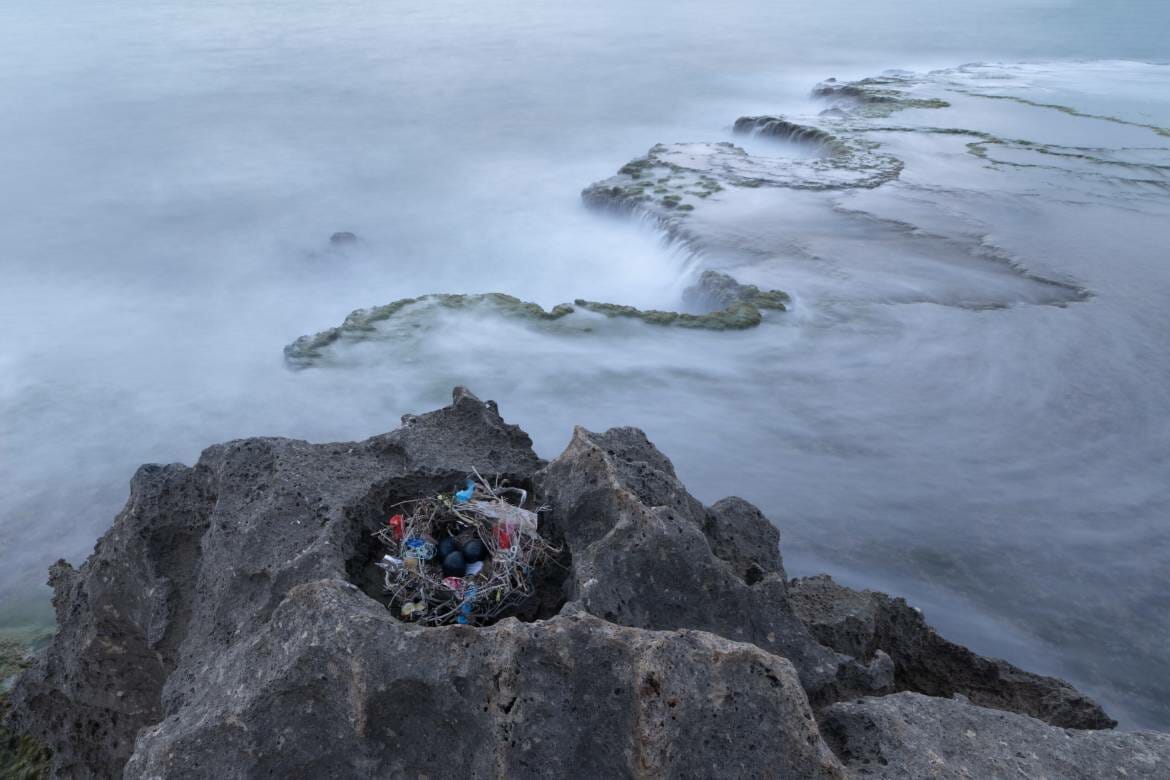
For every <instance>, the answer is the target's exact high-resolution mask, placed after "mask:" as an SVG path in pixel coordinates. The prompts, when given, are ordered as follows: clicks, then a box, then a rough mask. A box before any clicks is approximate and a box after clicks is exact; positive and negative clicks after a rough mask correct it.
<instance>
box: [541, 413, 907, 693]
mask: <svg viewBox="0 0 1170 780" xmlns="http://www.w3.org/2000/svg"><path fill="white" fill-rule="evenodd" d="M537 486H538V488H539V490H540V491H541V494H542V496H543V500H545V501H546V502H547V503H548V504H549V505H550V506H551V507H552V509H551V511H550V512H549V515H548V526H549V528H550V531H551V532H552V533H554V534H556V535H557V537H558V538H563V539H564V540H565V542H566V543H567V544H568V545H569V546H570V547H571V548H572V550H573V569H572V571H571V572H570V575H569V578H568V583H567V588H568V596H569V598H570V599H571V600H573V601H579V602H580V604H581V606H582V607H583V608H584V609H585V610H586V611H588V612H590V613H592V614H594V615H597V616H599V617H603V618H605V619H606V620H608V621H610V622H614V623H620V624H622V625H627V626H635V627H638V628H651V629H684V628H689V629H698V630H703V631H710V632H712V633H716V634H719V635H721V636H726V637H730V638H732V639H736V640H739V641H745V642H751V643H753V644H755V645H757V646H759V647H761V648H763V649H765V650H767V651H769V652H772V653H776V654H777V655H781V656H783V657H785V658H787V659H789V660H790V661H792V663H793V665H794V666H795V667H796V669H797V671H798V672H799V674H800V677H801V681H802V683H803V684H804V687H805V689H806V690H807V691H808V693H809V696H810V698H811V699H812V701H813V702H814V703H823V702H826V701H831V700H834V699H836V698H837V697H839V696H841V695H842V694H843V693H853V692H855V691H856V690H857V687H856V686H861V690H869V691H874V692H878V691H882V690H886V689H888V687H889V686H890V684H891V683H892V680H891V679H890V673H891V672H892V669H891V668H890V666H889V664H888V659H884V660H883V659H877V660H871V661H868V662H865V663H862V662H859V661H857V660H855V659H851V658H848V657H845V656H842V655H839V654H836V653H834V652H832V651H830V650H828V649H827V648H825V647H823V646H822V645H820V644H819V643H818V642H817V641H816V640H815V639H813V637H812V636H811V635H810V634H809V632H808V630H807V629H806V628H805V626H804V624H803V623H801V621H800V620H799V619H798V618H797V617H796V615H795V614H794V613H793V612H792V609H791V607H790V606H789V604H788V598H787V589H786V584H785V580H784V574H783V569H782V568H781V567H780V565H779V552H778V550H776V549H775V548H774V547H773V550H766V551H760V552H759V553H757V557H756V558H755V559H754V560H752V561H751V562H748V561H747V560H746V556H745V553H744V550H745V549H746V548H747V547H749V546H750V545H751V543H752V541H753V540H761V541H764V542H765V543H773V541H774V540H776V539H777V535H775V532H774V531H770V530H769V529H768V528H766V527H764V526H768V525H769V524H768V523H767V521H766V520H765V519H764V518H763V516H762V515H761V514H759V512H758V511H756V512H752V511H749V510H748V508H746V507H744V504H746V502H742V503H739V502H738V501H736V502H734V503H733V502H732V500H727V501H725V502H721V504H718V505H716V508H713V509H712V511H711V512H710V514H709V513H708V511H707V510H706V509H705V508H704V507H703V505H702V504H701V503H700V502H698V501H697V500H695V498H694V497H692V496H691V495H690V493H688V492H687V491H686V489H685V488H684V487H683V485H682V483H681V482H679V480H678V478H677V476H676V475H675V472H674V467H673V466H672V465H671V463H670V461H669V459H667V458H666V457H665V456H664V455H663V454H662V453H661V452H659V451H658V450H657V448H655V447H654V446H653V445H652V444H651V443H650V442H649V440H647V439H646V436H645V434H643V433H642V432H641V431H639V430H637V429H633V428H616V429H613V430H610V431H607V432H605V433H591V432H590V431H587V430H585V429H584V428H577V429H576V430H575V431H574V433H573V439H572V441H571V442H570V443H569V446H568V448H566V450H565V451H564V453H562V454H561V455H560V457H558V458H557V459H556V460H554V461H552V462H551V463H549V465H548V466H547V467H546V468H545V469H544V470H543V471H541V473H540V474H539V475H538V476H537ZM708 530H710V532H711V537H708V533H707V531H708ZM745 532H746V538H743V539H738V538H734V537H735V536H736V535H737V534H738V533H745ZM713 546H714V549H713ZM715 549H718V550H719V551H720V552H721V553H722V554H723V555H724V556H725V558H726V559H725V558H724V557H720V556H719V555H717V554H716V552H715ZM749 580H751V582H749Z"/></svg>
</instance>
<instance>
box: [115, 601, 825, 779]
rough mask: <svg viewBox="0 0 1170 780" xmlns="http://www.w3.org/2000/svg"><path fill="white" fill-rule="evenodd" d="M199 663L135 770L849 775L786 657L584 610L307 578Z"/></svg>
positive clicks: (147, 773) (194, 773) (144, 739)
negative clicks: (492, 608) (452, 598)
mask: <svg viewBox="0 0 1170 780" xmlns="http://www.w3.org/2000/svg"><path fill="white" fill-rule="evenodd" d="M202 678H203V679H204V680H206V681H207V682H209V683H213V684H212V685H207V686H200V687H199V689H198V690H197V691H196V692H195V694H194V695H193V696H192V698H191V699H190V701H189V702H188V704H187V705H186V706H185V707H184V708H183V709H182V710H181V711H179V712H177V713H176V714H175V715H173V716H171V717H169V718H168V719H167V720H166V721H164V722H162V723H160V724H159V725H158V726H156V727H153V728H150V729H147V730H146V731H145V732H144V733H143V734H142V736H141V738H140V739H139V743H138V750H137V751H136V752H135V755H134V757H133V758H132V759H131V761H130V763H129V764H128V765H127V767H126V777H128V778H138V777H167V778H185V777H190V778H197V777H208V776H212V777H216V776H218V777H239V776H245V775H246V776H249V777H291V776H313V777H358V776H361V777H417V776H419V775H424V776H430V777H508V778H523V777H533V778H535V777H712V776H717V775H728V774H730V775H735V776H760V775H764V774H777V775H782V776H790V777H802V778H803V777H809V778H842V777H844V776H845V775H844V773H843V772H842V771H841V769H840V766H839V764H838V762H837V761H836V759H835V758H834V757H833V755H832V754H831V753H830V752H829V751H828V750H827V749H826V747H825V746H824V744H823V742H822V741H821V739H820V736H819V733H818V731H817V727H816V723H815V721H814V720H813V717H812V712H811V710H810V709H809V707H808V703H807V701H806V700H805V697H804V693H803V691H802V690H801V689H800V685H799V681H798V679H797V677H796V674H795V672H794V671H793V669H792V667H791V665H790V664H788V662H786V661H784V660H783V659H780V658H777V657H775V656H773V655H769V654H767V653H764V652H762V651H761V650H759V648H756V647H754V646H751V645H745V644H739V643H735V642H730V641H728V640H726V639H722V638H719V637H715V636H712V635H710V634H704V633H700V632H652V631H641V630H636V629H630V628H621V627H618V626H614V625H612V624H608V623H605V622H603V621H601V620H598V619H596V618H594V617H591V616H588V615H584V614H580V613H577V614H573V615H567V616H562V617H557V618H554V619H552V620H549V621H545V622H541V623H537V624H524V623H519V622H517V621H515V620H508V621H504V622H503V623H500V624H497V625H495V626H492V627H490V628H484V629H471V628H464V627H444V628H437V629H425V628H419V627H414V626H407V625H404V624H402V623H399V622H398V621H396V620H394V619H393V618H392V617H390V615H389V614H388V613H387V612H386V611H385V610H381V609H379V608H377V607H376V605H373V603H372V602H370V601H369V600H368V599H366V598H364V597H363V596H362V595H361V594H360V593H358V592H356V591H355V590H353V589H352V588H349V587H347V586H346V585H344V584H342V583H338V582H336V581H319V582H312V583H307V584H305V585H302V586H299V587H298V588H296V589H294V590H293V591H292V592H290V594H289V596H288V598H287V599H285V600H284V602H283V603H282V604H281V605H280V607H279V608H278V610H277V611H276V613H274V615H273V616H272V619H271V620H270V621H269V622H268V623H267V624H266V625H265V626H264V627H263V628H262V629H261V630H260V631H259V632H258V633H257V634H256V635H255V636H252V637H249V638H247V639H246V640H244V641H241V642H240V643H238V644H237V645H236V646H235V647H233V649H232V650H231V651H230V652H229V653H228V654H227V655H225V656H222V657H220V658H217V659H213V660H212V661H211V664H210V666H209V667H208V668H205V669H204V670H202ZM310 692H311V698H310V696H309V694H310ZM306 735H312V738H311V739H305V738H304V737H305V736H306Z"/></svg>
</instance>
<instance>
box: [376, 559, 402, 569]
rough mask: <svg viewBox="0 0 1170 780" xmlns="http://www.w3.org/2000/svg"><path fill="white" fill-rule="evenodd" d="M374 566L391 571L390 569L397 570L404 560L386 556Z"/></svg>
mask: <svg viewBox="0 0 1170 780" xmlns="http://www.w3.org/2000/svg"><path fill="white" fill-rule="evenodd" d="M374 565H375V566H377V567H378V568H380V569H385V570H387V571H389V570H390V569H397V568H398V567H399V566H401V565H402V559H401V558H395V557H394V556H393V555H384V556H382V560H380V561H378V562H377V563H375V564H374Z"/></svg>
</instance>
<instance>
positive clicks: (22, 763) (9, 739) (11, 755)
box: [0, 631, 52, 780]
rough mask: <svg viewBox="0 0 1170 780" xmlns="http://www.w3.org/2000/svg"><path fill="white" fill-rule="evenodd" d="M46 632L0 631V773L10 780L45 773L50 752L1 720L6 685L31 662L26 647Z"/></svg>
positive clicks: (5, 711)
mask: <svg viewBox="0 0 1170 780" xmlns="http://www.w3.org/2000/svg"><path fill="white" fill-rule="evenodd" d="M48 633H50V632H47V631H39V632H36V631H34V632H27V633H25V632H22V633H21V634H19V635H9V634H0V777H3V778H5V779H6V780H7V779H8V778H11V780H40V779H41V778H46V777H48V776H49V765H50V763H51V761H52V753H51V752H50V751H49V750H48V749H47V748H46V747H44V746H43V745H41V744H40V743H39V742H37V741H36V740H35V739H33V738H31V737H28V736H25V735H22V734H17V733H14V732H12V731H9V730H8V729H7V728H5V727H4V725H3V721H4V718H5V716H6V715H7V714H8V688H9V686H10V684H11V681H12V680H13V679H14V678H15V676H16V675H17V674H19V673H20V672H22V671H24V670H25V669H27V668H28V667H29V665H30V664H31V657H30V655H29V651H30V648H31V647H33V646H34V645H35V644H36V643H37V642H38V641H40V640H43V639H45V638H47V635H48Z"/></svg>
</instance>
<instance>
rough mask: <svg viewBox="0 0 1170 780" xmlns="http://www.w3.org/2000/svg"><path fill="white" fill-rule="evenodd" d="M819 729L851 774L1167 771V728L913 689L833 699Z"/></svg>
mask: <svg viewBox="0 0 1170 780" xmlns="http://www.w3.org/2000/svg"><path fill="white" fill-rule="evenodd" d="M822 729H823V733H824V734H825V738H826V739H827V740H828V741H829V743H830V744H831V745H832V746H833V748H834V749H835V751H836V753H837V755H838V756H839V757H840V758H841V759H842V761H844V762H845V764H846V765H847V766H848V768H849V770H850V772H851V773H852V774H853V775H855V776H857V777H865V778H885V779H887V780H895V779H897V780H917V779H918V778H924V777H929V778H937V780H974V779H975V778H979V779H980V780H981V779H982V778H1009V777H1010V778H1015V777H1021V778H1023V777H1028V778H1060V780H1102V778H1150V779H1151V780H1153V778H1164V777H1170V734H1156V733H1136V734H1135V733H1125V732H1118V731H1077V730H1073V729H1063V728H1057V727H1055V726H1050V725H1048V724H1046V723H1042V722H1040V721H1038V720H1036V719H1034V718H1028V717H1025V716H1022V715H1016V714H1014V713H1010V712H1002V711H1000V710H994V709H987V708H984V707H976V706H972V705H971V704H969V703H967V702H965V701H962V700H958V699H943V698H937V697H930V696H923V695H920V694H916V693H899V694H895V695H892V696H883V697H881V698H871V699H864V700H862V701H858V702H848V703H840V704H834V705H833V706H831V707H829V708H828V709H827V710H826V711H825V713H824V714H823V717H822Z"/></svg>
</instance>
